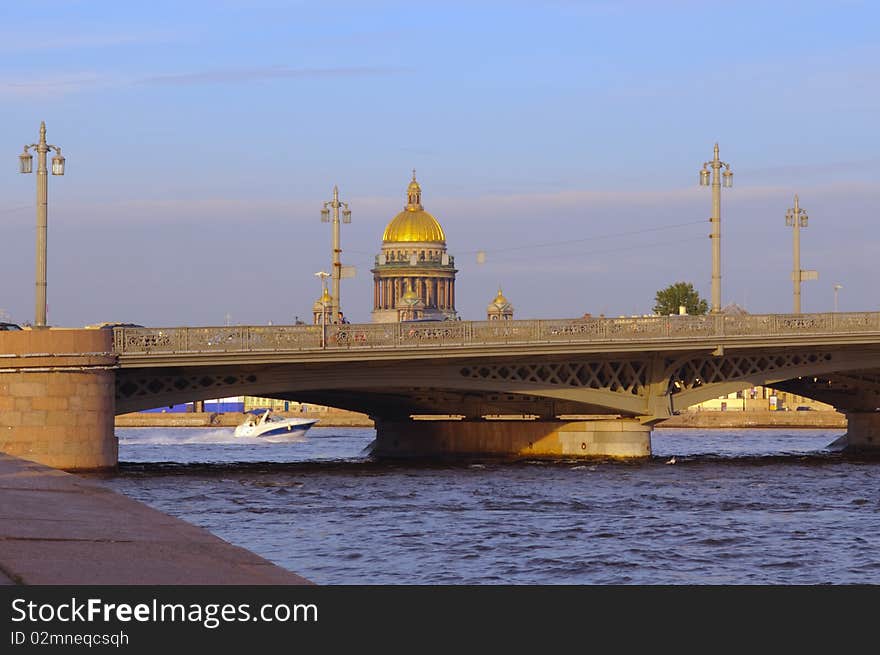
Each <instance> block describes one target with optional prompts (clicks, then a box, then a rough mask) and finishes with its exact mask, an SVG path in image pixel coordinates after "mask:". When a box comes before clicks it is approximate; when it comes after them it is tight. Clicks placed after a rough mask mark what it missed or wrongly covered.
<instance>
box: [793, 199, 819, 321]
mask: <svg viewBox="0 0 880 655" xmlns="http://www.w3.org/2000/svg"><path fill="white" fill-rule="evenodd" d="M809 220H810V219H809V217H808V216H807V212H806V211H805V210H803V209H801V206H800V203H799V201H798V197H797V194H795V196H794V207H793V208H791V209H789V210H788V211H786V212H785V224H786V225H787V226H789V227H793V228H794V236H793V238H792V249H793V253H794V256H793V262H792V267H791V282H792V286H793V292H792V293H793V298H794V309H793V312H794V313H795V314H800V313H801V282H802V281H804V280H818V279H819V273H818V271H802V270H801V228H802V227H807V223H808V222H809Z"/></svg>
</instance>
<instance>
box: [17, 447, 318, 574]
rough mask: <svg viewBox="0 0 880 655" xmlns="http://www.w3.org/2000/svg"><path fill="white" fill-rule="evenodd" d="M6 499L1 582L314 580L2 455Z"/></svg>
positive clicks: (99, 488) (93, 486) (96, 485)
mask: <svg viewBox="0 0 880 655" xmlns="http://www.w3.org/2000/svg"><path fill="white" fill-rule="evenodd" d="M0 507H2V508H3V520H2V521H0V544H2V546H0V584H25V585H84V584H87V585H291V584H293V585H301V584H311V582H310V581H309V580H307V579H305V578H303V577H302V576H299V575H297V574H296V573H292V572H291V571H288V570H287V569H284V568H282V567H280V566H277V565H275V564H273V563H272V562H270V561H268V560H266V559H264V558H262V557H259V556H258V555H255V554H254V553H252V552H250V551H248V550H245V549H244V548H240V547H239V546H234V545H233V544H230V543H228V542H227V541H224V540H223V539H220V538H219V537H217V536H215V535H213V534H211V533H210V532H208V531H207V530H205V529H203V528H200V527H197V526H195V525H191V524H189V523H186V522H184V521H182V520H180V519H177V518H174V517H171V516H168V515H167V514H163V513H162V512H159V511H157V510H155V509H153V508H151V507H148V506H147V505H145V504H143V503H141V502H138V501H136V500H133V499H131V498H128V497H127V496H123V495H122V494H119V493H116V492H114V491H111V490H110V489H108V488H107V487H105V486H104V485H102V484H100V482H98V481H95V480H90V479H87V478H84V477H81V476H77V475H72V474H70V473H65V472H63V471H59V470H57V469H53V468H50V467H48V466H44V465H43V464H38V463H36V462H32V461H28V460H24V459H19V458H16V457H11V456H9V455H4V454H2V453H0Z"/></svg>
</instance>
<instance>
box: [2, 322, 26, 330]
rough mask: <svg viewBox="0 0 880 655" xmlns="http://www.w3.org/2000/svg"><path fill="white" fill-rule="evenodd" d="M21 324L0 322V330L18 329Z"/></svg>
mask: <svg viewBox="0 0 880 655" xmlns="http://www.w3.org/2000/svg"><path fill="white" fill-rule="evenodd" d="M20 329H21V326H20V325H19V324H18V323H0V330H7V331H13V330H20Z"/></svg>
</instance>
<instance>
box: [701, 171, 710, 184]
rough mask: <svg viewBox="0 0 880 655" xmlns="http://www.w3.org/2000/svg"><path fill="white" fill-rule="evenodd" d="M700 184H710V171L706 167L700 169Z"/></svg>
mask: <svg viewBox="0 0 880 655" xmlns="http://www.w3.org/2000/svg"><path fill="white" fill-rule="evenodd" d="M700 186H709V171H708V170H707V169H705V168H704V169H703V170H701V171H700Z"/></svg>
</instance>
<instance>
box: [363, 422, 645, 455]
mask: <svg viewBox="0 0 880 655" xmlns="http://www.w3.org/2000/svg"><path fill="white" fill-rule="evenodd" d="M373 454H375V455H377V456H379V457H430V456H459V455H470V456H493V457H548V458H555V457H617V458H633V457H649V456H650V455H651V427H650V426H648V425H644V424H642V423H640V422H639V421H637V420H635V419H630V420H627V419H608V420H602V419H600V420H588V421H540V420H536V421H527V420H463V421H455V420H383V419H376V443H375V445H374V449H373Z"/></svg>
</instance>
